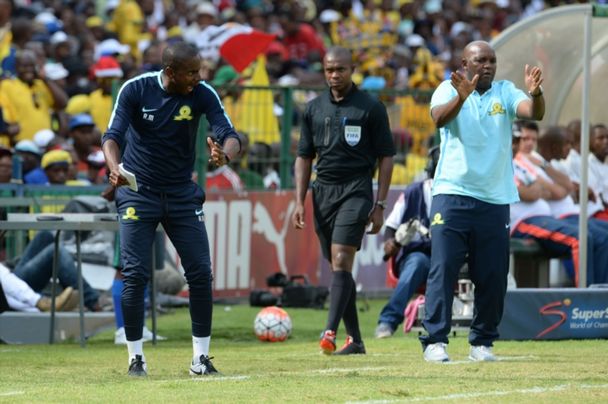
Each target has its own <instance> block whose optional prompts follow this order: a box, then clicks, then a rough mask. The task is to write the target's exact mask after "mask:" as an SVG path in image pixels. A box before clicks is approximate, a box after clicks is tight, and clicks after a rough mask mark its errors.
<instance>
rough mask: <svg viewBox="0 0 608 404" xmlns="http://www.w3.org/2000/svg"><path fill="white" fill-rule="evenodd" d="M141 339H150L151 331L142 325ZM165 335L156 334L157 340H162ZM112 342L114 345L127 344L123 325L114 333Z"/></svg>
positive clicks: (164, 338)
mask: <svg viewBox="0 0 608 404" xmlns="http://www.w3.org/2000/svg"><path fill="white" fill-rule="evenodd" d="M142 339H143V340H144V342H146V341H152V331H150V330H149V329H148V327H146V326H144V329H143V331H142ZM166 339H167V337H163V336H161V335H158V334H157V335H156V340H157V341H164V340H166ZM114 344H116V345H126V344H127V335H126V334H125V327H120V328H119V329H117V330H116V332H115V333H114Z"/></svg>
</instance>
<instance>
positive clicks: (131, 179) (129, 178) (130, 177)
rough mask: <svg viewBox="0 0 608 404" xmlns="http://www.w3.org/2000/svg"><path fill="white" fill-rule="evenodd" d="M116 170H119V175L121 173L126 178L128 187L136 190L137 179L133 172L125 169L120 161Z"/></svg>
mask: <svg viewBox="0 0 608 404" xmlns="http://www.w3.org/2000/svg"><path fill="white" fill-rule="evenodd" d="M118 172H120V175H122V176H123V177H125V178H126V179H127V181H129V188H131V189H132V190H133V191H135V192H137V181H136V180H135V174H133V173H132V172H130V171H127V169H126V168H125V167H124V166H123V165H122V163H120V164H119V165H118Z"/></svg>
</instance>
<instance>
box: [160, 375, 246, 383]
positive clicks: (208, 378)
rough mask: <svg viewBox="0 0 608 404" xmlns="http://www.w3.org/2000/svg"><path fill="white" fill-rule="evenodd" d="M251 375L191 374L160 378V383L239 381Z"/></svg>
mask: <svg viewBox="0 0 608 404" xmlns="http://www.w3.org/2000/svg"><path fill="white" fill-rule="evenodd" d="M248 379H251V376H246V375H237V376H203V377H199V376H190V377H189V378H187V379H186V378H184V379H170V380H167V379H165V380H158V381H157V382H158V383H191V382H226V381H239V380H248Z"/></svg>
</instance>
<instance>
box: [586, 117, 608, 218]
mask: <svg viewBox="0 0 608 404" xmlns="http://www.w3.org/2000/svg"><path fill="white" fill-rule="evenodd" d="M589 148H590V151H591V153H590V154H589V174H591V175H590V176H592V177H593V178H595V179H596V183H595V185H596V189H595V191H596V193H597V198H598V203H599V204H600V205H601V206H602V208H603V209H602V211H600V212H598V213H597V214H596V215H595V216H594V217H597V218H599V219H603V220H608V164H607V163H606V158H607V157H608V128H607V127H606V125H604V124H597V125H593V127H592V128H591V134H590V137H589ZM590 184H591V182H590Z"/></svg>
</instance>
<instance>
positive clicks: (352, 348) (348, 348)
mask: <svg viewBox="0 0 608 404" xmlns="http://www.w3.org/2000/svg"><path fill="white" fill-rule="evenodd" d="M362 354H365V346H364V345H363V342H355V341H353V337H351V336H350V335H349V336H347V337H346V342H345V343H344V345H342V348H341V349H340V350H339V351H337V352H335V353H334V355H362Z"/></svg>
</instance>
